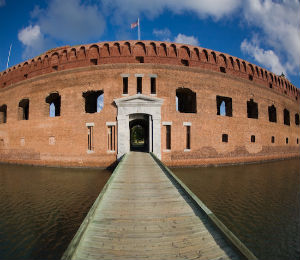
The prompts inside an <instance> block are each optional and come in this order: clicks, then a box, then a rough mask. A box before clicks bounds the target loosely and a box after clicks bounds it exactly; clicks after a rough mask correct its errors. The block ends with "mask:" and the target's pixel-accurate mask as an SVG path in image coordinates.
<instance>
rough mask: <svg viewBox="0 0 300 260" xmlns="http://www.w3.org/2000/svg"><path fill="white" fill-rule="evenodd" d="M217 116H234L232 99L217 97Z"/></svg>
mask: <svg viewBox="0 0 300 260" xmlns="http://www.w3.org/2000/svg"><path fill="white" fill-rule="evenodd" d="M216 101H217V115H221V116H232V98H230V97H221V96H216Z"/></svg>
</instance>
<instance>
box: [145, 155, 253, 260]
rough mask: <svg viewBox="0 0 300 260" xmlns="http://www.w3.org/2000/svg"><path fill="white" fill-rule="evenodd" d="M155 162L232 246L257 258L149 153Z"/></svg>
mask: <svg viewBox="0 0 300 260" xmlns="http://www.w3.org/2000/svg"><path fill="white" fill-rule="evenodd" d="M150 154H151V156H152V157H153V159H154V160H155V161H156V163H157V164H158V165H159V166H160V167H161V168H162V170H163V171H164V172H165V173H166V174H167V175H169V176H170V177H171V178H172V179H173V180H174V181H175V182H176V183H177V184H178V185H179V186H180V187H181V188H182V190H183V191H184V192H185V193H186V195H187V196H188V197H189V198H190V199H191V200H192V201H194V202H195V203H196V204H197V206H198V207H199V208H200V209H201V210H202V211H203V212H204V213H205V214H206V215H207V216H208V218H209V219H210V220H211V222H212V223H213V224H214V225H215V226H217V228H218V229H219V230H220V231H221V233H222V234H223V235H224V236H225V238H226V239H227V240H228V241H229V242H230V243H231V244H233V246H234V247H235V248H236V249H237V250H238V251H239V252H240V253H241V254H242V255H243V256H245V257H246V258H247V259H249V260H258V258H257V257H256V256H255V255H254V254H253V253H252V252H251V251H250V249H248V248H247V247H246V245H245V244H244V243H243V242H242V241H240V240H239V239H238V238H237V237H236V236H235V235H234V234H233V233H232V232H231V231H230V230H229V229H228V228H227V227H226V226H225V225H224V224H223V223H222V221H221V220H219V219H218V218H217V216H216V215H215V214H214V213H213V212H212V211H211V210H210V209H209V208H208V207H207V206H206V205H205V204H204V203H203V202H202V201H201V200H200V199H199V198H198V197H197V196H196V195H195V194H194V193H193V192H192V191H191V190H190V189H189V188H188V187H187V186H186V185H185V184H184V183H183V182H182V181H181V180H180V179H179V178H177V177H176V176H175V174H174V173H173V172H172V171H171V170H170V169H169V168H168V167H167V166H166V165H165V164H164V163H163V162H162V161H160V160H159V159H158V158H157V157H156V156H155V155H154V154H153V153H150Z"/></svg>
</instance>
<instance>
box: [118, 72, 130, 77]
mask: <svg viewBox="0 0 300 260" xmlns="http://www.w3.org/2000/svg"><path fill="white" fill-rule="evenodd" d="M120 76H121V77H122V78H129V76H130V74H126V73H122V74H121V75H120Z"/></svg>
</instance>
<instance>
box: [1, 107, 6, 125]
mask: <svg viewBox="0 0 300 260" xmlns="http://www.w3.org/2000/svg"><path fill="white" fill-rule="evenodd" d="M6 121H7V106H6V105H2V106H1V107H0V124H5V123H6Z"/></svg>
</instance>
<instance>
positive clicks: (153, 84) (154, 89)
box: [151, 77, 156, 94]
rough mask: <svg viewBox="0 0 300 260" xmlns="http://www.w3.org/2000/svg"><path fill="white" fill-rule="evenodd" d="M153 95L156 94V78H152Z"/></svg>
mask: <svg viewBox="0 0 300 260" xmlns="http://www.w3.org/2000/svg"><path fill="white" fill-rule="evenodd" d="M151 94H156V78H154V77H152V78H151Z"/></svg>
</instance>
